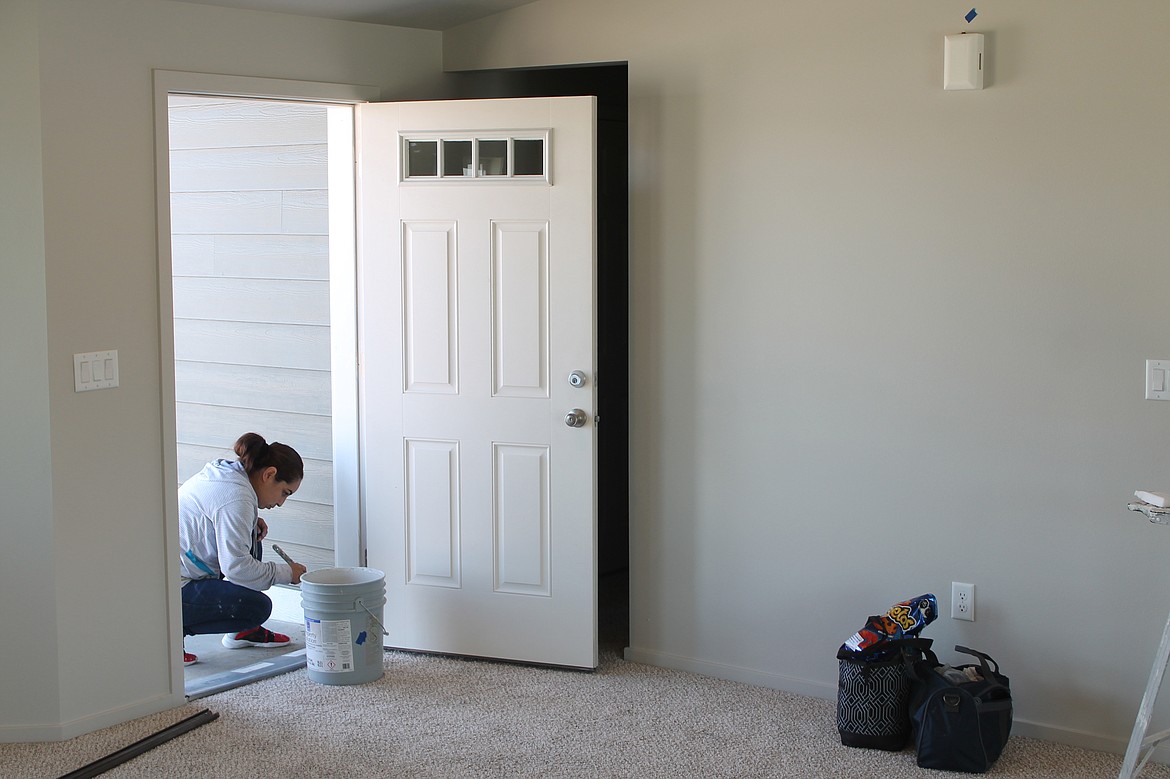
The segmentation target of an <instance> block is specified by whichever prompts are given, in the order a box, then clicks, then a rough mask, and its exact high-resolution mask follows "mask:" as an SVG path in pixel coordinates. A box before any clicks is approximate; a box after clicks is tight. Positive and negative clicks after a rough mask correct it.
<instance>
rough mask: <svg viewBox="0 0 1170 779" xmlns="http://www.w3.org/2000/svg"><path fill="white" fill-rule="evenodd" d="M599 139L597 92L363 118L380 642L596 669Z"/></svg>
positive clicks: (414, 108)
mask: <svg viewBox="0 0 1170 779" xmlns="http://www.w3.org/2000/svg"><path fill="white" fill-rule="evenodd" d="M594 127H595V109H594V99H593V98H536V99H522V100H492V101H451V102H427V103H397V104H380V105H378V104H372V105H364V106H361V107H360V108H359V111H358V135H359V138H358V148H359V160H360V162H359V195H360V196H359V225H360V226H359V236H360V239H359V265H360V269H359V274H360V280H361V281H360V285H359V287H360V293H359V333H360V338H361V355H362V356H361V362H362V366H361V381H360V395H361V397H360V403H361V409H362V428H363V435H362V439H363V445H362V463H363V478H364V484H365V507H364V518H365V525H366V534H367V549H368V557H367V560H368V564H369V565H370V566H372V567H375V568H379V569H381V570H383V571H384V572H385V573H386V582H387V604H386V613H387V629H388V631H389V633H390V635H389V637H388V638H387V640H386V641H387V645H388V646H394V647H401V648H406V649H413V650H421V651H433V652H442V653H452V654H464V655H472V656H479V657H493V658H501V659H508V660H519V661H526V662H536V663H548V664H554V665H566V666H573V667H585V668H593V667H596V664H597V579H596V576H597V573H596V572H597V548H596V547H597V533H596V428H595V424H594V415H595V409H596V396H595V389H594V382H593V376H594V374H595V370H596V345H595V331H596V322H595V314H594V311H595V285H594V275H595V246H594V235H595V227H594V225H595V218H594V200H595V194H594V187H595V184H594V145H595V129H594ZM541 148H544V150H545V155H546V157H545V159H544V160H541V159H539V150H540V149H541ZM407 149H410V152H409V153H410V159H409V162H404V161H403V159H402V157H403V156H404V155H405V154H406V153H407ZM473 149H474V150H476V151H474V152H473V151H472V150H473ZM516 150H520V151H519V153H518V154H517V158H516V159H509V157H510V156H511V155H512V154H514V153H516ZM481 152H482V153H481ZM448 154H449V155H450V156H447V155H448ZM456 154H458V155H467V156H461V157H456V156H455V155H456ZM472 154H474V155H475V156H474V157H472V156H470V155H472ZM428 155H434V157H430V156H428ZM408 167H410V168H411V169H412V170H408ZM572 371H581V372H583V373H584V374H585V375H586V376H587V377H588V380H587V381H586V382H585V384H584V386H572V385H570V383H569V382H568V375H569V373H570V372H572ZM575 408H579V409H582V410H583V411H584V412H585V413H584V418H585V424H584V426H582V427H569V426H568V425H566V422H565V416H566V414H567V413H568V412H569V411H570V410H571V409H575Z"/></svg>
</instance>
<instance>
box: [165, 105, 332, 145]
mask: <svg viewBox="0 0 1170 779" xmlns="http://www.w3.org/2000/svg"><path fill="white" fill-rule="evenodd" d="M170 105H171V110H170V116H171V121H170V135H171V150H172V151H175V150H181V149H206V148H233V147H240V146H269V145H274V144H275V145H285V146H291V145H296V144H303V143H319V142H320V141H321V139H323V138H324V137H325V133H326V129H325V125H326V119H325V109H323V108H322V107H321V106H316V105H301V104H298V103H281V102H277V101H262V100H230V99H229V100H220V99H217V98H206V97H193V96H192V97H184V96H179V95H175V96H172V97H171V100H170Z"/></svg>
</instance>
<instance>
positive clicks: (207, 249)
mask: <svg viewBox="0 0 1170 779" xmlns="http://www.w3.org/2000/svg"><path fill="white" fill-rule="evenodd" d="M171 262H172V271H173V273H174V274H175V275H176V276H242V277H247V278H253V279H312V280H314V281H328V280H329V237H328V236H325V235H263V234H262V235H246V234H245V235H241V234H198V235H174V236H172V237H171Z"/></svg>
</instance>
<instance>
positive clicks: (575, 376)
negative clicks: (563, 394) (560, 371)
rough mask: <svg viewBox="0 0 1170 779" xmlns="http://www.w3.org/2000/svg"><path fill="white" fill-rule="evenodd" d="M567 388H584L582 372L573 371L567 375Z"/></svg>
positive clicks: (583, 374)
mask: <svg viewBox="0 0 1170 779" xmlns="http://www.w3.org/2000/svg"><path fill="white" fill-rule="evenodd" d="M569 386H570V387H584V386H585V373H584V371H573V372H572V373H570V374H569Z"/></svg>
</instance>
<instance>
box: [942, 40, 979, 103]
mask: <svg viewBox="0 0 1170 779" xmlns="http://www.w3.org/2000/svg"><path fill="white" fill-rule="evenodd" d="M943 89H946V90H955V89H983V34H982V33H977V32H974V33H960V34H959V35H948V36H946V40H945V42H944V44H943Z"/></svg>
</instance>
